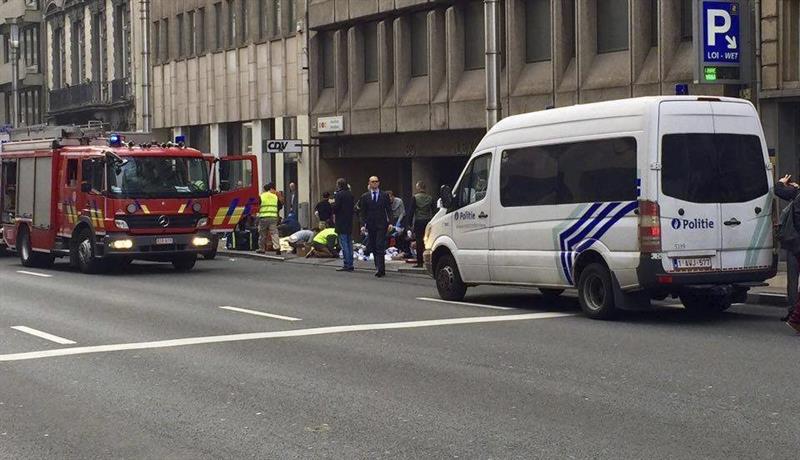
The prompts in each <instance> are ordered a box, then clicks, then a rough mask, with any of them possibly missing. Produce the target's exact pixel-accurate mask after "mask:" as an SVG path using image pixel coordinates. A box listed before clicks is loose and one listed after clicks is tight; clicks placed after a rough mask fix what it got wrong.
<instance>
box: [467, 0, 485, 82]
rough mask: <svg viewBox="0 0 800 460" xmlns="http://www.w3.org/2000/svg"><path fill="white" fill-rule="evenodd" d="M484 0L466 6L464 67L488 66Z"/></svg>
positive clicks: (469, 68) (468, 68) (477, 67)
mask: <svg viewBox="0 0 800 460" xmlns="http://www.w3.org/2000/svg"><path fill="white" fill-rule="evenodd" d="M483 19H484V18H483V2H482V1H475V0H473V1H471V2H469V3H467V4H466V5H465V7H464V69H465V70H476V69H483V68H484V67H485V66H486V61H485V59H484V57H485V49H486V48H485V44H484V41H485V36H486V32H485V31H484V28H483V27H484V25H483Z"/></svg>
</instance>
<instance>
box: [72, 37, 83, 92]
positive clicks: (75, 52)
mask: <svg viewBox="0 0 800 460" xmlns="http://www.w3.org/2000/svg"><path fill="white" fill-rule="evenodd" d="M83 30H84V29H83V22H82V21H75V22H73V23H72V44H71V45H72V46H71V48H72V50H71V54H72V84H73V85H79V84H81V83H84V80H86V43H85V36H84V32H83Z"/></svg>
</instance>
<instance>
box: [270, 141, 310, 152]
mask: <svg viewBox="0 0 800 460" xmlns="http://www.w3.org/2000/svg"><path fill="white" fill-rule="evenodd" d="M302 144H303V141H301V140H300V139H273V140H270V141H267V153H302V152H303V145H302Z"/></svg>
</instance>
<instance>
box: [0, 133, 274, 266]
mask: <svg viewBox="0 0 800 460" xmlns="http://www.w3.org/2000/svg"><path fill="white" fill-rule="evenodd" d="M54 129H55V130H56V131H57V135H56V136H55V137H49V138H48V137H43V136H42V135H41V133H40V134H39V135H38V136H36V135H35V134H34V135H33V136H29V137H38V138H36V139H30V140H17V141H15V140H14V136H13V135H12V141H11V142H6V143H4V144H2V145H0V224H1V225H2V234H0V245H3V244H4V245H5V246H7V247H8V248H9V249H11V250H15V251H16V252H17V254H18V255H19V258H20V260H21V262H22V264H23V265H24V266H26V267H40V268H46V267H49V266H50V265H52V264H53V262H54V260H55V258H57V257H68V258H69V260H70V263H71V264H72V265H73V266H76V267H78V268H79V269H80V270H81V271H83V272H84V273H96V272H100V271H104V270H106V269H108V268H111V267H112V266H114V265H124V264H128V263H130V262H131V261H132V260H134V259H142V260H151V261H160V262H171V263H172V264H173V265H174V267H175V268H176V269H178V270H181V271H186V270H190V269H191V268H192V267H193V266H194V265H195V262H196V260H197V256H198V254H203V253H205V254H213V253H214V249H215V248H214V247H213V245H215V244H216V241H217V240H216V238H215V236H214V233H215V232H224V231H230V230H232V229H233V228H234V227H235V226H236V224H237V223H238V222H239V221H240V220H241V219H243V218H246V217H247V216H248V215H249V214H250V213H251V212H253V213H254V212H255V211H256V210H257V208H258V204H259V201H258V185H257V180H256V176H255V174H256V171H257V169H256V167H255V157H254V156H228V157H223V158H215V157H213V156H210V155H204V154H202V153H201V152H199V151H197V150H194V149H191V148H187V147H185V146H183V145H182V143H178V144H173V143H166V144H155V143H142V144H139V145H134V143H133V142H130V143H126V142H125V140H124V139H123V138H121V136H119V135H113V134H112V135H110V136H108V137H105V135H104V134H102V133H97V132H91V130H89V129H86V128H80V127H71V128H53V127H50V128H48V132H51V133H52V132H53V130H54Z"/></svg>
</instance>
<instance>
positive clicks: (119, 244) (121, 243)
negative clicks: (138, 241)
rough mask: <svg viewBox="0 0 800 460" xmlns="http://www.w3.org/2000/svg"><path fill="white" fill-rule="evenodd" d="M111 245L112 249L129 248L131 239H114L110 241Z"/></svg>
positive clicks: (131, 245)
mask: <svg viewBox="0 0 800 460" xmlns="http://www.w3.org/2000/svg"><path fill="white" fill-rule="evenodd" d="M111 247H112V248H114V249H130V248H132V247H133V241H131V240H116V241H112V242H111Z"/></svg>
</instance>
